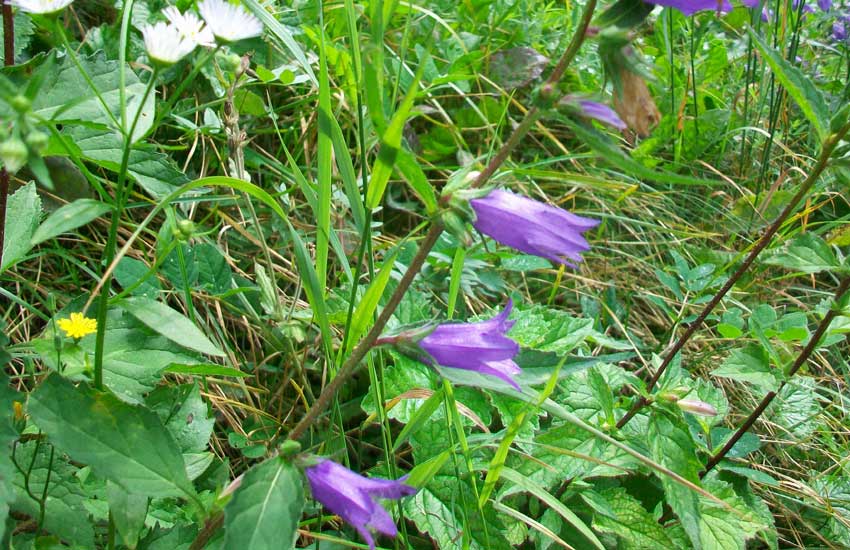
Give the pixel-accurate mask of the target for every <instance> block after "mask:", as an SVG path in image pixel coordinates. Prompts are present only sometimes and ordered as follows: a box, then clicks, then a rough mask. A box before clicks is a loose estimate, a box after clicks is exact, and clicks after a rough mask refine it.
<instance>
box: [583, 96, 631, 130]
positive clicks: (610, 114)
mask: <svg viewBox="0 0 850 550" xmlns="http://www.w3.org/2000/svg"><path fill="white" fill-rule="evenodd" d="M576 105H577V106H578V108H579V111H580V112H581V114H582V116H586V117H587V118H592V119H595V120H598V121H599V122H601V123H602V124H607V125H608V126H612V127H614V128H616V129H618V130H625V129H626V128H627V126H626V123H625V122H623V120H622V119H621V118H620V115H618V114H617V112H616V111H615V110H614V109H612V108H611V107H609V106H607V105H605V104H604V103H599V102H597V101H590V100H587V99H582V100H579V101H578V102H576Z"/></svg>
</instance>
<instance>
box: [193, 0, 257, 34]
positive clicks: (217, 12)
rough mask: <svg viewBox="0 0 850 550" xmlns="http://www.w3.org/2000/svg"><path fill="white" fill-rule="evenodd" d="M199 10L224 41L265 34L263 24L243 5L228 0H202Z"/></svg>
mask: <svg viewBox="0 0 850 550" xmlns="http://www.w3.org/2000/svg"><path fill="white" fill-rule="evenodd" d="M198 11H199V12H200V14H201V17H203V18H204V21H206V22H207V27H209V29H210V30H211V31H212V33H213V34H214V35H215V37H216V38H218V39H219V40H220V41H222V42H236V41H238V40H244V39H245V38H253V37H255V36H260V35H261V34H263V24H262V23H261V22H260V20H259V19H257V18H256V17H254V16H253V15H252V14H251V13H249V12H248V11H247V10H246V9H245V8H243V7H242V6H237V5H235V4H231V3H230V2H228V1H227V0H201V2H199V3H198Z"/></svg>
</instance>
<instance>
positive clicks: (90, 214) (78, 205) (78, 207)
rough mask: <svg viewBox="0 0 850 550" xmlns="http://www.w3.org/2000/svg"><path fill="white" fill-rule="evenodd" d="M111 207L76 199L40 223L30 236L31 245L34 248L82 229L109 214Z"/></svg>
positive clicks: (98, 202) (92, 200) (88, 200)
mask: <svg viewBox="0 0 850 550" xmlns="http://www.w3.org/2000/svg"><path fill="white" fill-rule="evenodd" d="M110 209H111V207H110V206H109V205H108V204H105V203H102V202H100V201H97V200H94V199H78V200H75V201H74V202H71V203H68V204H66V205H64V206H62V207H61V208H59V209H58V210H56V211H55V212H53V213H52V214H50V215H49V216H48V217H47V219H46V220H44V221H43V222H42V224H41V225H40V226H38V229H36V230H35V233H34V234H33V236H32V239H31V244H32V246H35V245H37V244H39V243H43V242H44V241H46V240H48V239H52V238H53V237H58V236H59V235H61V234H63V233H67V232H69V231H73V230H74V229H77V228H78V227H82V226H84V225H86V224H87V223H89V222H90V221H92V220H94V219H96V218H98V217H100V216H102V215H103V214H105V213H107V212H109V210H110Z"/></svg>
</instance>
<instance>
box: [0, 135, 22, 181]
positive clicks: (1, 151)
mask: <svg viewBox="0 0 850 550" xmlns="http://www.w3.org/2000/svg"><path fill="white" fill-rule="evenodd" d="M27 157H29V151H27V145H26V144H25V143H24V142H23V141H21V140H20V139H19V138H17V137H13V138H11V139H7V140H6V141H4V142H3V143H0V161H2V162H3V164H4V165H5V166H6V171H7V172H9V173H11V174H14V173H15V172H17V171H18V170H20V169H21V168H22V167H23V166H24V165H25V164H26V163H27Z"/></svg>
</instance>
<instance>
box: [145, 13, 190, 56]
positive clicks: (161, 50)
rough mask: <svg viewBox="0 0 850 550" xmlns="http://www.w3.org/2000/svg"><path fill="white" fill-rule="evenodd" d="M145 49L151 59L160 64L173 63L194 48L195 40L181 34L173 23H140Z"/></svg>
mask: <svg viewBox="0 0 850 550" xmlns="http://www.w3.org/2000/svg"><path fill="white" fill-rule="evenodd" d="M142 36H143V37H144V38H145V49H146V50H147V51H148V57H150V58H151V61H153V62H156V63H161V64H162V65H173V64H174V63H177V62H178V61H180V60H181V59H183V58H184V57H186V56H187V55H189V54H190V53H192V50H194V49H195V46H196V45H197V44H195V42H194V41H193V40H189V39H187V38H185V37H184V36H183V34H182V33H181V32H180V31H179V30H178V29H177V27H175V26H174V25H169V24H168V23H166V22H165V21H159V22H158V23H155V24H153V25H142Z"/></svg>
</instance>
